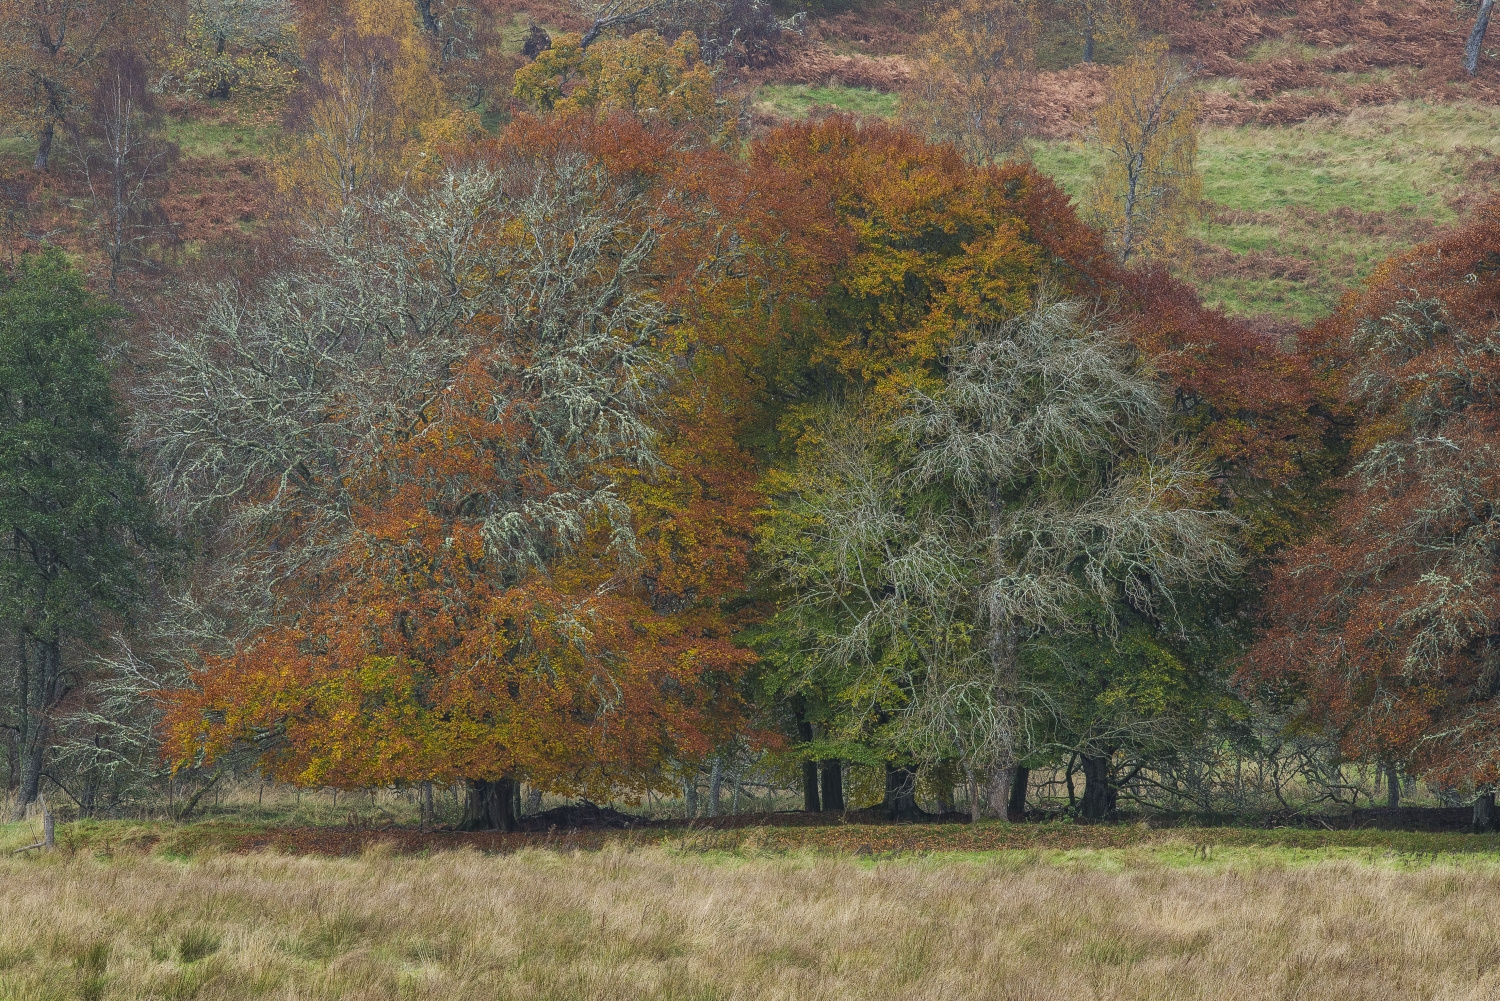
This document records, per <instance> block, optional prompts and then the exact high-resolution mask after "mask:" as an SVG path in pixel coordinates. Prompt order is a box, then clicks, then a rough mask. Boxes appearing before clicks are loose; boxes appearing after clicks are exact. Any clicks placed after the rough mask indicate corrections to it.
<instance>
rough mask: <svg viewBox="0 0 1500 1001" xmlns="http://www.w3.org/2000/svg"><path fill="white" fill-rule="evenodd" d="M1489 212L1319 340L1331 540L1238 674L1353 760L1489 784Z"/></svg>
mask: <svg viewBox="0 0 1500 1001" xmlns="http://www.w3.org/2000/svg"><path fill="white" fill-rule="evenodd" d="M1497 275H1500V208H1497V207H1495V206H1492V207H1491V208H1490V209H1488V210H1487V211H1486V212H1483V213H1481V215H1480V218H1479V219H1478V220H1477V221H1476V222H1475V223H1474V224H1473V225H1472V226H1470V227H1469V228H1467V229H1465V230H1462V231H1459V232H1457V233H1454V234H1452V235H1450V236H1448V237H1446V238H1444V239H1442V240H1439V241H1437V242H1435V243H1433V244H1430V245H1427V246H1423V247H1418V248H1417V249H1415V250H1412V251H1410V252H1409V253H1407V254H1404V255H1401V256H1400V257H1397V258H1395V259H1393V260H1392V261H1390V262H1388V263H1387V264H1385V265H1384V266H1383V267H1382V268H1381V269H1380V270H1379V271H1378V272H1377V273H1376V274H1375V276H1374V277H1373V278H1372V279H1371V281H1370V283H1369V285H1368V287H1367V288H1366V289H1365V290H1364V291H1363V293H1361V294H1360V295H1358V296H1355V297H1351V298H1350V299H1349V300H1348V301H1347V302H1346V303H1345V304H1344V306H1343V307H1342V308H1341V309H1340V310H1339V312H1338V313H1337V314H1335V315H1334V316H1333V317H1332V318H1331V319H1329V320H1327V321H1325V322H1324V323H1322V324H1320V325H1319V327H1318V328H1317V329H1316V330H1315V331H1314V335H1315V338H1316V340H1317V344H1318V347H1319V349H1320V350H1321V351H1322V352H1323V355H1324V358H1325V359H1326V361H1327V362H1328V364H1329V366H1330V370H1331V371H1332V372H1333V373H1334V374H1335V375H1336V376H1338V377H1339V378H1340V379H1341V380H1343V381H1344V387H1345V392H1344V395H1345V398H1346V399H1347V401H1348V403H1349V405H1350V409H1351V410H1352V411H1354V412H1356V413H1357V412H1359V411H1362V412H1363V413H1362V414H1361V417H1362V420H1361V422H1360V426H1359V428H1358V429H1357V431H1356V433H1355V435H1354V436H1353V446H1354V449H1353V456H1352V460H1353V462H1352V467H1351V469H1350V471H1349V473H1348V475H1347V476H1346V477H1345V478H1344V479H1343V481H1342V483H1341V486H1342V488H1343V490H1344V496H1343V498H1342V500H1341V501H1340V502H1339V504H1338V505H1337V506H1336V507H1335V509H1334V511H1333V513H1332V517H1331V519H1330V524H1329V525H1328V528H1327V530H1326V531H1325V532H1324V533H1322V534H1321V535H1319V536H1318V537H1316V538H1314V539H1313V540H1311V541H1309V542H1308V543H1307V544H1305V545H1303V546H1301V547H1299V548H1297V549H1296V550H1294V551H1292V552H1290V553H1289V554H1288V555H1287V558H1286V560H1285V563H1284V566H1283V567H1282V569H1281V571H1280V572H1279V574H1278V575H1277V577H1276V578H1275V579H1274V581H1273V582H1272V586H1271V590H1270V595H1269V602H1268V604H1269V611H1270V622H1271V626H1270V628H1269V629H1268V630H1267V632H1266V634H1265V636H1264V638H1263V639H1262V640H1261V642H1260V643H1259V644H1258V646H1257V647H1256V648H1255V649H1254V651H1253V656H1252V657H1251V658H1250V661H1249V664H1248V667H1247V671H1246V674H1247V678H1249V679H1251V680H1255V681H1259V682H1263V683H1267V684H1270V685H1272V686H1275V687H1278V688H1281V689H1283V690H1285V691H1287V692H1288V693H1289V694H1290V695H1295V696H1298V697H1300V698H1301V700H1302V702H1303V705H1304V709H1305V712H1304V717H1305V720H1306V721H1307V722H1309V723H1311V724H1314V725H1318V726H1325V727H1329V728H1332V729H1333V730H1334V731H1335V732H1336V733H1337V734H1338V735H1339V736H1340V737H1341V738H1342V749H1343V750H1344V752H1345V753H1346V754H1348V755H1350V756H1351V757H1370V758H1376V759H1379V760H1387V761H1396V762H1399V763H1401V764H1403V765H1404V766H1405V767H1406V768H1407V769H1408V770H1409V771H1411V772H1412V773H1414V774H1425V775H1426V776H1427V777H1428V778H1430V779H1432V780H1434V781H1440V782H1446V783H1453V784H1463V783H1468V782H1472V783H1475V784H1484V783H1493V782H1495V781H1496V780H1497V779H1500V741H1497V740H1496V739H1495V734H1497V733H1500V698H1497V697H1496V692H1497V687H1496V684H1495V680H1494V679H1495V677H1496V673H1495V672H1496V656H1495V640H1494V637H1495V635H1496V633H1497V628H1496V627H1497V623H1500V587H1497V586H1496V580H1497V579H1500V578H1497V570H1500V567H1497V565H1496V562H1495V558H1494V555H1493V552H1494V542H1493V540H1494V538H1495V535H1496V531H1497V516H1496V511H1495V501H1494V498H1495V497H1497V496H1500V409H1497V407H1496V406H1495V402H1494V386H1495V385H1496V382H1497V380H1500V365H1497V363H1496V351H1495V346H1494V336H1495V335H1494V333H1493V331H1494V329H1495V324H1496V321H1497V319H1500V278H1497Z"/></svg>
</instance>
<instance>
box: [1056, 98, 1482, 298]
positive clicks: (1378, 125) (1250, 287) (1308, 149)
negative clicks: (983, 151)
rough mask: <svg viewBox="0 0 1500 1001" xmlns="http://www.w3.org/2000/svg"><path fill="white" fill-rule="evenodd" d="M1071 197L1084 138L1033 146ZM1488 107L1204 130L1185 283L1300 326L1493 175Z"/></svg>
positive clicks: (1369, 111)
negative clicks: (1192, 252)
mask: <svg viewBox="0 0 1500 1001" xmlns="http://www.w3.org/2000/svg"><path fill="white" fill-rule="evenodd" d="M1033 155H1034V158H1035V161H1036V164H1037V166H1038V167H1039V168H1040V169H1042V170H1043V171H1044V172H1045V173H1048V174H1051V175H1053V176H1054V177H1056V178H1057V179H1058V181H1060V182H1061V183H1062V185H1063V187H1064V188H1066V189H1067V191H1068V192H1069V194H1072V195H1074V196H1075V197H1076V196H1078V195H1080V194H1081V193H1082V192H1083V190H1084V188H1085V187H1086V185H1087V182H1088V177H1089V175H1090V172H1091V170H1092V167H1093V163H1092V154H1091V152H1090V149H1089V147H1088V145H1087V142H1086V141H1085V140H1082V139H1077V140H1063V141H1054V142H1050V143H1039V144H1038V145H1037V146H1036V148H1035V150H1034V153H1033ZM1497 158H1500V107H1495V106H1494V105H1480V104H1471V103H1461V104H1430V103H1421V102H1402V103H1399V104H1391V105H1384V106H1376V107H1368V108H1359V109H1356V110H1355V111H1353V112H1351V113H1350V114H1349V115H1348V116H1347V117H1342V118H1315V119H1311V120H1308V121H1304V122H1297V123H1294V124H1291V125H1283V126H1267V125H1242V126H1237V127H1233V128H1208V129H1205V130H1204V131H1203V133H1202V135H1201V137H1200V140H1199V165H1200V167H1201V168H1202V171H1203V180H1204V195H1205V197H1206V199H1207V202H1208V204H1207V206H1206V211H1205V214H1204V218H1203V220H1202V222H1201V224H1200V225H1199V226H1198V232H1197V237H1198V240H1199V248H1198V255H1197V263H1196V272H1197V278H1198V281H1199V285H1200V287H1201V288H1202V291H1203V297H1204V299H1205V300H1206V301H1208V302H1210V303H1213V304H1216V305H1220V306H1222V307H1223V308H1224V309H1226V310H1228V311H1229V312H1231V313H1237V314H1241V315H1261V314H1268V315H1271V316H1274V317H1276V318H1278V319H1284V320H1295V321H1298V322H1304V323H1305V322H1308V321H1310V320H1313V319H1315V318H1317V317H1319V316H1322V315H1325V314H1326V313H1328V312H1329V311H1330V310H1332V309H1333V307H1334V306H1335V305H1336V304H1337V302H1338V299H1339V296H1340V295H1341V294H1342V291H1343V290H1344V289H1345V288H1347V287H1348V286H1349V285H1350V284H1352V283H1355V282H1358V281H1360V280H1362V279H1363V278H1365V277H1366V276H1367V275H1368V274H1369V273H1370V271H1371V270H1372V269H1373V268H1374V267H1375V265H1376V264H1378V263H1379V262H1380V261H1381V260H1383V259H1385V258H1386V257H1388V256H1390V255H1391V254H1392V253H1394V252H1398V251H1400V250H1403V249H1405V248H1406V247H1409V246H1411V245H1412V244H1414V243H1417V242H1419V241H1421V240H1423V239H1425V238H1427V237H1429V236H1431V235H1432V234H1433V233H1434V232H1435V231H1436V230H1437V229H1438V228H1440V227H1442V226H1445V225H1448V224H1450V223H1453V222H1456V221H1457V220H1458V218H1459V217H1460V215H1461V214H1462V213H1463V212H1464V211H1465V210H1466V209H1467V208H1469V207H1471V205H1472V202H1473V201H1474V200H1475V199H1477V198H1478V197H1480V192H1481V190H1482V189H1483V188H1485V187H1486V186H1487V181H1488V178H1489V177H1490V176H1491V175H1492V174H1493V172H1494V171H1495V169H1496V167H1497V166H1500V159H1497Z"/></svg>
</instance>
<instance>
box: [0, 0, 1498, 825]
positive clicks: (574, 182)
mask: <svg viewBox="0 0 1500 1001" xmlns="http://www.w3.org/2000/svg"><path fill="white" fill-rule="evenodd" d="M804 8H805V9H804ZM1489 11H1490V0H1484V2H1483V4H1482V5H1479V6H1475V5H1468V6H1465V5H1464V4H1455V3H1452V2H1449V0H1441V2H1439V0H1406V2H1401V3H1396V2H1394V0H1369V2H1366V3H1358V4H1356V3H1342V2H1334V0H1328V2H1323V0H1307V2H1294V0H1239V2H1234V3H1217V4H1206V3H1205V4H1197V3H1194V2H1192V0H1159V2H1155V3H1150V2H1145V0H1138V2H1135V3H1130V2H1127V0H951V2H940V3H933V4H917V3H910V4H902V3H895V2H888V3H883V4H882V3H877V2H874V0H870V2H861V0H849V2H847V3H838V2H834V0H818V2H813V3H809V4H803V5H797V6H795V7H793V6H784V5H781V4H780V3H774V4H773V3H768V2H765V0H659V2H647V0H640V2H629V0H603V2H580V3H578V4H577V5H567V4H563V3H548V2H540V0H539V2H535V3H527V2H508V0H473V2H470V3H460V2H458V0H347V2H346V3H342V4H340V3H336V2H329V3H321V2H313V0H305V2H302V0H299V2H292V0H174V2H171V3H165V4H163V3H151V4H146V3H139V2H134V0H0V69H3V72H0V81H3V84H0V106H3V107H4V109H5V117H4V123H5V129H6V134H5V135H4V137H0V241H3V254H4V270H3V274H0V529H3V539H4V542H3V546H0V577H3V586H0V695H3V700H0V734H3V738H4V742H5V747H6V755H5V760H4V763H3V765H0V768H3V772H4V776H5V782H6V789H7V790H8V792H9V795H10V797H11V804H12V807H11V808H12V809H13V810H14V811H15V814H16V816H17V817H18V818H19V817H22V816H25V815H26V812H27V810H28V809H30V808H31V807H32V804H33V803H35V802H36V801H37V800H38V797H39V796H45V797H46V798H47V799H49V800H50V801H51V803H52V804H53V806H54V807H59V806H61V805H63V804H66V806H65V807H64V808H65V809H68V810H72V811H76V812H77V813H78V814H79V815H119V814H137V813H138V814H143V815H157V814H161V813H163V812H165V813H168V814H170V815H171V816H173V817H177V818H184V817H187V816H190V815H192V814H193V813H195V812H197V811H202V810H205V809H207V808H208V807H209V805H210V803H211V802H213V801H215V800H216V798H217V797H219V796H220V795H221V794H222V793H224V792H225V791H226V790H237V791H238V792H239V794H240V795H241V798H245V797H246V796H247V795H248V794H247V793H246V790H248V789H258V790H259V794H260V795H261V796H263V795H264V790H265V788H266V785H267V784H268V783H270V784H272V788H273V791H274V790H277V789H281V790H287V789H295V790H303V789H306V790H323V791H325V794H326V795H331V796H332V797H333V800H334V803H335V804H336V803H337V801H338V799H337V797H338V795H339V794H340V793H343V794H344V795H345V796H346V797H348V798H347V799H346V802H351V801H352V802H355V803H358V802H362V800H361V799H360V797H365V796H367V797H368V802H369V803H370V804H371V806H372V808H373V806H374V804H375V803H376V802H377V800H378V797H379V796H380V795H384V796H385V797H386V798H387V801H388V802H391V803H398V802H399V803H400V804H402V806H403V808H406V807H409V808H410V810H411V812H412V813H413V814H414V815H415V816H416V817H417V818H419V819H420V821H421V822H422V823H423V824H431V823H439V822H442V823H450V824H452V825H454V826H458V827H462V828H466V829H482V830H490V829H500V830H513V829H515V828H516V827H518V826H520V825H522V824H524V823H526V822H527V818H528V817H535V816H536V815H537V814H538V813H539V811H540V810H541V809H542V808H543V807H544V806H546V805H548V801H547V799H546V798H547V797H551V803H557V802H568V803H574V804H577V803H585V804H595V803H598V804H603V803H613V804H615V805H616V806H620V807H628V808H633V809H640V808H642V805H643V804H645V806H646V808H647V809H648V811H650V812H655V813H658V814H672V815H676V816H684V815H685V816H687V817H689V818H692V817H697V816H718V815H721V814H724V813H733V812H739V811H741V810H749V809H752V808H753V809H758V810H762V811H765V810H771V809H778V808H780V809H786V808H788V807H801V808H802V809H803V810H805V811H808V812H810V813H819V814H827V815H828V816H829V817H830V819H831V818H832V817H836V816H844V815H847V814H850V813H853V812H856V811H866V812H865V813H864V814H862V815H863V816H867V817H882V818H886V819H890V820H917V819H923V818H932V817H946V818H948V819H962V818H969V819H973V820H978V819H980V818H981V817H1008V818H1009V819H1011V820H1013V821H1020V820H1023V819H1026V818H1028V817H1033V818H1034V817H1037V816H1051V817H1056V816H1069V817H1076V818H1079V819H1083V820H1089V821H1102V820H1109V819H1115V818H1117V817H1119V816H1121V815H1122V813H1127V814H1128V813H1141V812H1149V813H1160V814H1184V813H1189V814H1195V815H1199V816H1214V815H1224V814H1233V815H1236V816H1241V817H1266V816H1273V817H1282V818H1285V817H1287V816H1292V815H1298V814H1304V813H1325V812H1329V811H1334V812H1339V811H1343V812H1347V811H1348V810H1351V809H1355V808H1358V807H1359V806H1360V805H1361V803H1363V804H1364V805H1366V806H1369V805H1372V799H1373V798H1374V797H1376V796H1377V795H1378V796H1379V799H1380V801H1381V802H1384V803H1385V804H1386V807H1387V808H1389V809H1395V808H1398V807H1399V806H1400V804H1401V803H1402V801H1403V798H1405V797H1411V796H1414V797H1416V798H1417V799H1418V801H1420V802H1423V803H1426V804H1429V805H1432V804H1440V805H1443V806H1447V807H1459V806H1462V807H1464V808H1465V809H1466V810H1467V809H1469V808H1470V806H1471V805H1472V814H1465V816H1466V817H1469V816H1472V823H1474V824H1476V825H1478V826H1480V827H1482V828H1487V827H1491V826H1493V825H1495V824H1496V823H1497V818H1496V816H1495V813H1494V789H1495V786H1496V784H1497V783H1500V738H1497V736H1496V735H1497V733H1500V728H1497V723H1500V646H1497V637H1500V587H1497V584H1496V580H1497V574H1496V571H1497V570H1500V567H1497V566H1496V560H1497V559H1500V556H1497V552H1500V551H1497V546H1496V542H1495V537H1496V534H1497V533H1500V514H1497V510H1496V503H1497V502H1496V497H1497V496H1500V437H1497V435H1500V410H1497V407H1496V397H1495V392H1496V390H1495V387H1494V386H1492V385H1491V384H1490V382H1489V377H1490V375H1491V374H1494V372H1495V370H1496V365H1497V361H1496V359H1497V357H1500V339H1497V338H1500V315H1497V308H1500V301H1497V297H1500V277H1497V272H1500V218H1497V212H1500V208H1497V207H1496V204H1495V203H1494V202H1492V201H1491V200H1490V196H1491V191H1490V185H1491V184H1492V182H1493V181H1494V179H1495V178H1496V177H1500V170H1497V169H1496V167H1495V164H1496V163H1497V162H1500V161H1497V159H1496V156H1497V154H1500V149H1494V148H1492V147H1491V145H1489V144H1490V139H1489V138H1488V136H1489V135H1490V134H1492V133H1493V129H1492V128H1490V126H1491V125H1492V124H1493V122H1494V103H1495V99H1496V96H1497V93H1500V64H1497V62H1496V60H1495V57H1494V56H1493V53H1492V51H1491V50H1488V49H1485V48H1484V45H1485V44H1486V36H1485V25H1486V24H1487V19H1488V17H1489ZM1466 43H1467V44H1466ZM1416 129H1430V130H1431V132H1430V135H1432V136H1437V137H1438V138H1437V139H1433V140H1432V141H1431V142H1428V143H1427V144H1426V145H1423V144H1422V143H1416V144H1415V145H1416V146H1420V147H1422V149H1424V150H1427V151H1428V152H1422V153H1411V152H1410V150H1409V149H1408V148H1407V146H1406V145H1403V143H1404V138H1403V137H1404V136H1405V135H1406V134H1407V133H1409V132H1410V131H1411V130H1416ZM1382 130H1383V131H1382ZM1423 135H1424V136H1426V135H1429V133H1423ZM1475 137H1478V138H1475ZM1236 143H1238V144H1239V145H1235V144H1236ZM1341 144H1342V145H1341ZM1299 150H1300V151H1301V152H1298V151H1299ZM1308 150H1311V152H1308ZM1351 150H1352V151H1353V152H1351ZM1368 150H1375V151H1376V153H1378V155H1376V153H1370V154H1369V155H1366V153H1367V151H1368ZM1431 150H1441V151H1442V152H1441V154H1438V153H1431V152H1430V151H1431ZM1361 151H1366V152H1361ZM1341 157H1344V158H1345V159H1340V158H1341ZM1423 157H1427V159H1423ZM1304 168H1305V169H1306V171H1307V173H1306V175H1305V176H1299V179H1293V180H1278V178H1281V177H1282V174H1283V172H1284V171H1293V170H1301V169H1304ZM1278 185H1280V186H1278ZM1231 189H1232V191H1233V192H1237V194H1233V193H1231V194H1228V195H1226V194H1225V192H1226V191H1230V190H1231ZM1361 189H1363V190H1361ZM1309 192H1312V193H1313V194H1309ZM1325 197H1326V198H1327V199H1329V200H1328V201H1327V202H1326V204H1325V203H1324V202H1319V201H1317V199H1318V198H1325ZM1236 198H1238V199H1239V201H1238V202H1235V203H1234V204H1230V202H1234V200H1235V199H1236ZM1361 198H1365V199H1369V203H1368V204H1366V203H1365V202H1363V201H1360V200H1359V199H1361ZM1226 199H1227V200H1226ZM1340 199H1342V201H1340ZM1357 206H1364V207H1357ZM292 795H295V796H297V797H298V799H299V801H300V796H301V793H300V792H296V793H292ZM587 808H588V809H592V810H595V812H596V813H597V814H598V815H599V816H600V817H605V818H606V819H607V818H608V816H609V815H610V814H609V812H608V811H602V812H601V811H599V810H598V809H597V808H595V807H592V806H591V805H590V806H588V807H587ZM351 809H353V807H351ZM573 809H574V810H575V811H576V810H577V809H579V807H576V806H575V807H573Z"/></svg>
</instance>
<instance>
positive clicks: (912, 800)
mask: <svg viewBox="0 0 1500 1001" xmlns="http://www.w3.org/2000/svg"><path fill="white" fill-rule="evenodd" d="M885 815H886V819H888V820H920V819H922V818H923V817H924V816H925V814H924V813H923V812H922V808H921V807H919V806H917V770H916V769H915V768H913V767H912V766H911V765H893V764H890V763H889V762H887V763H886V766H885Z"/></svg>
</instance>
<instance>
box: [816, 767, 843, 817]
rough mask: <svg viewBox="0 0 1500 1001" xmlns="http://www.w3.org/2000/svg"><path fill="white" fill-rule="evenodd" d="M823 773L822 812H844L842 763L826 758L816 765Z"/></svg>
mask: <svg viewBox="0 0 1500 1001" xmlns="http://www.w3.org/2000/svg"><path fill="white" fill-rule="evenodd" d="M818 767H819V769H820V770H821V771H822V773H823V810H824V812H838V813H843V812H844V763H843V762H842V761H839V760H837V759H836V758H827V759H825V760H823V761H820V762H819V763H818Z"/></svg>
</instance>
